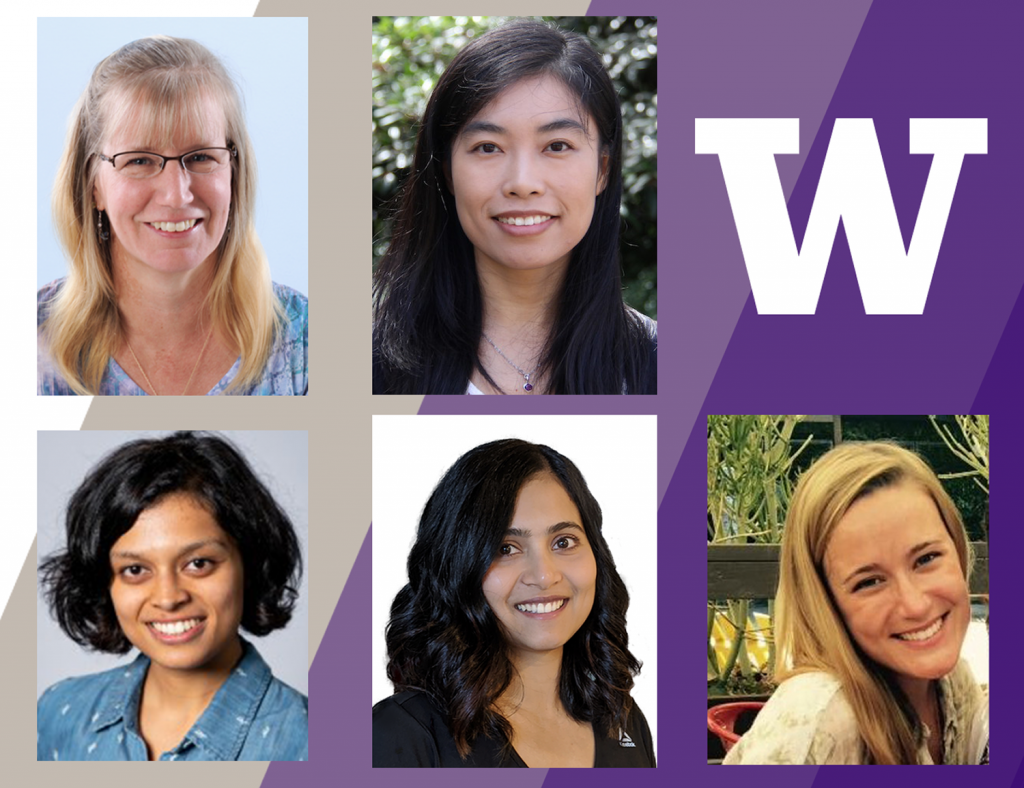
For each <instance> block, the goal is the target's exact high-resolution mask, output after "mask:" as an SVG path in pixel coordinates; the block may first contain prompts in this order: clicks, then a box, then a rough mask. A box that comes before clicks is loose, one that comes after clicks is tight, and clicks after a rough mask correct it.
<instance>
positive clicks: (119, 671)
mask: <svg viewBox="0 0 1024 788" xmlns="http://www.w3.org/2000/svg"><path fill="white" fill-rule="evenodd" d="M242 649H243V652H242V659H241V661H240V662H239V663H238V667H236V668H235V670H234V672H232V674H231V675H230V676H229V677H228V680H227V681H225V682H224V684H223V685H222V686H221V688H220V689H219V690H217V694H216V695H214V696H213V700H211V701H210V705H209V706H207V707H206V711H204V712H203V713H202V715H201V716H200V717H199V719H198V720H196V722H195V724H194V725H193V726H192V728H191V729H190V730H189V732H188V733H186V734H185V738H183V739H182V740H181V742H180V743H179V744H178V745H177V746H176V747H174V748H173V749H171V750H169V751H167V752H165V753H162V754H161V755H160V758H159V759H160V760H161V761H305V760H308V758H309V720H308V706H309V703H308V700H307V699H306V696H305V695H303V694H302V693H300V692H298V691H296V690H294V689H292V688H291V687H289V686H288V685H287V684H284V683H283V682H281V681H278V680H277V679H275V678H274V676H273V675H272V674H271V672H270V668H269V667H268V666H267V663H266V662H264V661H263V658H262V657H261V656H260V655H259V652H258V651H256V649H255V648H254V647H253V645H252V644H251V643H249V642H248V641H246V640H245V639H242ZM148 669H149V657H146V656H144V655H141V654H140V655H139V657H138V658H137V659H136V660H135V661H134V662H132V663H131V664H130V665H124V666H122V667H119V668H114V669H113V670H108V671H105V672H104V673H95V674H93V675H91V676H79V677H77V678H72V679H66V680H64V681H61V682H58V683H57V684H54V685H53V686H52V687H50V688H49V689H48V690H46V692H44V693H43V694H42V696H41V697H40V698H39V702H38V704H37V706H36V734H37V735H36V757H37V759H38V760H40V761H146V760H149V757H148V754H147V750H146V743H145V741H144V740H143V738H142V735H141V734H140V732H139V700H140V699H141V697H142V684H143V682H144V680H145V678H146V671H147V670H148Z"/></svg>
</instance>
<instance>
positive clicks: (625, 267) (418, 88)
mask: <svg viewBox="0 0 1024 788" xmlns="http://www.w3.org/2000/svg"><path fill="white" fill-rule="evenodd" d="M537 18H538V19H544V20H547V21H550V22H553V23H555V24H557V25H558V26H559V27H561V28H564V29H566V30H572V31H574V32H577V33H581V34H583V35H585V36H587V37H588V38H589V39H590V40H591V42H592V43H593V44H594V46H595V48H596V49H597V51H598V52H600V53H601V54H602V56H603V58H604V61H605V66H606V67H607V68H608V72H609V74H611V77H612V80H613V81H614V82H615V86H616V88H617V89H618V91H619V97H620V100H621V102H622V115H623V123H624V132H625V138H624V141H623V181H624V182H623V205H622V219H623V226H622V271H623V287H624V297H625V299H626V302H627V303H628V304H630V305H631V306H632V307H634V308H635V309H637V310H639V311H640V312H643V313H644V314H646V315H648V316H650V317H652V318H655V319H657V317H658V271H657V243H656V239H657V216H658V203H657V185H658V134H657V108H658V85H657V63H658V43H657V41H658V39H657V36H658V28H657V20H656V19H655V18H654V17H630V16H615V17H563V16H549V17H537ZM506 19H507V17H466V16H433V17H375V18H374V20H373V264H374V267H375V268H376V265H377V262H378V261H379V260H380V258H381V256H382V255H383V254H384V251H385V250H386V249H387V245H388V239H389V237H390V226H389V219H390V218H391V213H392V211H393V207H394V201H395V197H396V195H397V194H398V190H399V188H400V186H401V184H402V182H403V180H404V179H405V177H406V176H407V175H408V173H409V167H410V166H411V164H412V157H413V150H414V147H415V144H416V131H417V129H418V124H419V121H420V118H421V117H422V115H423V110H424V108H425V107H426V104H427V99H428V98H429V96H430V92H431V90H432V89H433V88H434V85H436V84H437V80H438V78H439V77H440V75H441V73H442V72H443V71H444V69H445V67H446V66H447V65H448V63H449V62H450V61H451V59H452V58H453V57H454V56H455V54H456V53H457V52H458V51H459V50H460V49H461V48H462V47H463V46H465V45H466V44H467V43H468V42H469V41H470V40H471V39H473V38H474V37H476V36H478V35H480V34H481V33H482V32H484V31H486V30H489V29H490V28H492V27H496V26H497V25H500V24H501V23H502V22H504V21H506Z"/></svg>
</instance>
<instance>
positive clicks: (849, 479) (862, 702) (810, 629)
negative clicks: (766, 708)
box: [775, 442, 972, 764]
mask: <svg viewBox="0 0 1024 788" xmlns="http://www.w3.org/2000/svg"><path fill="white" fill-rule="evenodd" d="M905 483H906V484H913V485H915V486H918V487H920V488H921V489H922V490H923V491H924V492H926V493H927V494H928V495H929V497H930V498H931V499H932V501H934V503H935V506H936V508H937V509H938V512H939V515H940V516H941V518H942V521H943V523H944V524H945V526H946V531H947V532H948V533H949V535H950V538H951V539H952V541H953V544H954V546H955V548H956V552H957V557H958V559H959V563H960V569H961V571H962V572H963V574H964V578H965V579H969V576H970V569H971V562H972V556H971V550H970V544H969V542H968V541H967V534H966V531H965V530H964V525H963V520H962V519H961V517H960V513H959V511H958V510H957V508H956V504H954V503H953V500H952V499H951V498H950V497H949V494H948V493H947V492H946V491H945V489H944V488H943V487H942V483H941V482H940V481H939V479H938V477H937V476H936V475H935V472H934V471H932V469H931V468H929V467H928V465H927V464H926V463H925V461H924V460H922V459H921V458H920V457H919V456H918V455H916V454H914V453H913V452H911V451H908V450H907V449H904V448H902V447H900V446H897V445H896V444H894V443H887V442H876V443H844V444H841V445H839V446H836V447H835V448H833V449H832V450H831V451H829V452H827V453H826V454H824V455H823V456H822V457H820V458H819V459H818V460H817V461H816V462H815V463H814V464H813V465H812V466H811V467H810V469H808V470H807V471H806V472H805V473H804V474H803V475H802V476H801V477H800V480H799V482H798V484H797V487H796V491H795V492H794V494H793V499H792V502H791V503H790V507H789V512H788V514H787V516H786V526H785V530H784V532H783V538H782V551H781V558H780V566H779V588H778V593H777V595H776V600H775V605H776V607H775V643H776V652H775V678H776V680H778V681H784V680H785V679H786V678H789V677H790V676H792V675H795V674H798V673H803V672H807V671H824V672H827V673H831V674H833V675H835V676H836V677H837V678H838V679H839V681H840V682H841V684H842V687H843V692H844V694H845V696H846V700H847V701H848V702H849V703H850V706H851V707H852V708H853V711H854V714H855V716H856V718H857V726H858V728H859V732H860V735H861V738H862V739H863V741H864V744H865V747H866V748H867V752H868V754H869V756H870V758H871V761H872V762H873V763H876V764H900V763H903V764H906V763H916V762H917V742H918V730H919V727H920V722H919V720H918V718H917V715H916V714H915V712H914V711H913V709H912V707H911V706H910V703H909V701H908V700H907V698H906V696H905V695H904V693H903V692H902V690H900V688H899V686H898V685H897V684H896V682H895V681H894V680H893V678H892V676H891V675H890V671H889V670H888V669H886V668H885V667H883V666H881V665H879V664H878V663H876V662H875V661H874V660H872V659H871V658H870V657H868V656H867V655H866V654H864V652H863V651H862V650H861V649H860V647H859V646H858V645H857V643H856V642H855V641H854V640H853V638H852V637H851V636H850V634H849V632H848V630H847V628H846V624H845V623H844V619H843V616H842V613H841V612H840V610H839V608H838V606H837V605H836V602H835V600H834V598H833V596H832V593H831V590H830V588H829V585H828V581H827V579H826V574H825V552H826V550H827V548H828V544H829V542H830V540H831V538H832V534H833V532H834V531H835V528H836V526H837V525H838V523H839V521H840V520H841V519H842V518H843V516H844V515H845V514H846V513H847V512H848V511H849V509H850V507H851V506H853V504H854V503H855V502H857V501H858V500H860V499H862V498H864V497H865V496H868V495H871V494H872V493H874V492H875V491H877V490H879V489H884V488H888V487H892V486H894V485H897V484H905Z"/></svg>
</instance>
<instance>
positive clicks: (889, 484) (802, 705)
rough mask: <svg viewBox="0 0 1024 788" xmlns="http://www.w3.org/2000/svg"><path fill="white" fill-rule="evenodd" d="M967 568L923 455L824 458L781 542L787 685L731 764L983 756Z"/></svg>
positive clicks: (861, 453)
mask: <svg viewBox="0 0 1024 788" xmlns="http://www.w3.org/2000/svg"><path fill="white" fill-rule="evenodd" d="M970 567H971V554H970V545H969V543H968V541H967V536H966V533H965V531H964V526H963V522H962V520H961V518H960V513H959V512H958V511H957V508H956V505H955V504H954V503H953V501H952V499H951V498H950V497H949V495H948V494H947V493H946V491H945V490H944V489H943V487H942V484H941V483H940V482H939V480H938V478H937V477H936V476H935V473H934V472H933V471H932V470H931V469H930V468H929V467H928V466H927V465H926V464H925V462H924V461H923V460H922V459H921V458H920V457H918V456H917V455H916V454H914V453H912V452H910V451H907V450H906V449H903V448H900V447H899V446H896V445H895V444H890V443H846V444H842V445H841V446H838V447H836V448H834V449H832V450H831V451H830V452H828V453H827V454H825V455H824V456H823V457H821V458H820V459H819V460H818V461H817V462H816V463H815V464H814V465H813V466H812V467H811V468H810V469H809V470H808V471H807V472H806V473H805V474H804V475H803V476H802V477H801V479H800V481H799V483H798V485H797V488H796V492H795V493H794V495H793V500H792V503H791V505H790V509H789V513H788V516H787V518H786V527H785V531H784V535H783V540H782V557H781V565H780V576H779V589H778V595H777V596H776V624H775V641H776V663H775V664H776V667H775V677H776V679H777V680H778V681H779V682H781V683H780V684H779V687H778V689H776V691H775V692H774V694H773V695H772V697H771V699H770V700H769V701H768V703H767V705H766V706H765V707H764V708H763V709H762V710H761V712H760V713H759V714H758V717H757V719H756V720H755V722H754V726H753V727H752V728H751V729H750V731H748V732H747V733H746V734H744V735H743V737H742V738H741V739H740V741H739V743H738V744H737V745H736V746H735V747H733V749H732V750H731V751H730V752H729V754H728V755H727V756H726V758H725V761H724V762H725V763H726V764H764V763H768V764H802V763H811V764H969V763H980V762H987V741H988V737H987V735H986V736H984V738H983V739H982V737H979V736H978V735H976V733H977V731H979V730H984V731H986V732H987V726H988V702H987V698H986V697H985V696H984V694H983V693H982V691H981V689H980V687H979V686H978V684H977V683H976V682H975V680H974V676H973V675H972V673H971V670H970V668H969V667H968V666H967V663H966V662H964V661H963V660H962V659H961V657H960V650H961V647H962V646H963V642H964V637H965V635H966V632H967V625H968V624H969V623H970V619H971V608H970V600H969V597H968V578H969V576H970Z"/></svg>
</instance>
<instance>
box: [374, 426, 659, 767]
mask: <svg viewBox="0 0 1024 788" xmlns="http://www.w3.org/2000/svg"><path fill="white" fill-rule="evenodd" d="M546 474H550V475H551V476H552V477H553V478H554V479H556V480H557V481H558V482H559V484H561V485H562V487H563V488H564V489H565V491H566V493H567V494H568V495H569V497H570V499H572V502H573V504H575V506H576V508H577V509H578V510H579V513H580V517H581V520H582V523H581V525H582V526H583V529H584V531H585V532H586V536H587V540H588V542H589V543H590V546H591V549H592V550H593V552H594V558H595V560H596V563H597V582H596V587H595V596H594V605H593V608H592V610H591V613H590V615H589V616H588V617H587V620H586V621H585V622H584V624H583V625H582V626H581V627H580V629H579V630H578V631H577V632H576V633H575V634H574V635H573V636H572V638H570V640H569V642H568V643H566V644H565V646H564V648H563V652H562V670H561V677H560V682H559V694H560V697H561V700H562V704H563V705H564V707H565V709H566V711H568V713H569V714H570V715H572V717H573V718H574V719H576V720H579V721H581V722H589V723H591V724H592V725H593V726H594V730H595V731H597V732H598V735H609V736H610V735H613V734H614V733H616V732H617V731H618V729H619V728H620V727H621V728H625V722H626V717H627V716H628V714H629V710H630V708H631V703H632V701H631V699H630V696H629V691H630V689H632V687H633V677H634V676H635V675H636V674H637V673H638V672H639V671H640V662H639V661H638V660H637V659H636V657H634V656H633V654H632V653H630V651H629V648H628V636H627V634H626V610H627V608H628V606H629V594H628V592H627V590H626V586H625V583H623V581H622V578H621V577H620V576H619V573H618V571H617V570H616V569H615V561H614V559H613V558H612V556H611V552H610V551H609V549H608V544H607V542H605V540H604V536H603V535H602V534H601V524H602V521H601V507H600V506H599V505H598V503H597V501H596V500H595V498H594V496H593V495H592V494H591V493H590V490H589V489H588V487H587V484H586V481H585V480H584V478H583V476H582V474H581V473H580V472H579V470H578V469H577V468H576V466H575V465H574V464H573V463H572V462H571V461H570V460H569V459H568V458H566V457H564V456H562V455H561V454H559V453H558V452H557V451H555V450H554V449H551V448H550V447H548V446H544V445H541V444H534V443H528V442H527V441H523V440H518V439H506V440H498V441H493V442H491V443H485V444H483V445H481V446H477V447H476V448H474V449H471V450H470V451H468V452H466V453H465V454H463V455H462V456H461V457H460V458H459V459H458V460H456V462H455V464H454V465H452V466H451V468H449V469H448V471H447V472H446V473H445V475H444V476H443V477H442V479H441V481H440V482H438V485H437V487H436V488H435V489H434V491H433V493H431V495H430V498H429V499H428V501H427V504H426V506H425V507H424V509H423V514H422V516H421V518H420V523H419V528H418V530H417V534H416V542H415V544H414V545H413V548H412V550H411V551H410V553H409V561H408V570H409V583H408V584H407V585H406V586H405V587H404V588H402V590H401V591H399V592H398V595H397V596H396V597H395V600H394V602H393V603H392V605H391V617H390V620H389V621H388V625H387V630H386V634H385V638H386V641H387V651H388V667H387V672H388V678H389V679H390V680H391V682H392V683H393V684H394V687H395V692H402V691H403V690H406V689H418V690H422V691H424V692H426V693H428V694H429V695H430V696H432V697H433V698H434V700H435V702H436V703H437V704H438V705H439V706H440V708H441V709H442V710H444V711H445V712H446V714H447V717H448V722H449V726H450V728H451V732H452V736H453V737H454V739H455V744H456V747H457V749H458V751H459V754H460V755H461V756H462V757H463V758H466V757H468V755H469V753H470V751H471V749H472V747H473V742H474V741H475V740H476V739H477V738H478V737H480V736H484V737H488V738H491V739H492V740H494V741H498V742H501V741H504V742H506V743H507V742H510V741H511V737H512V728H511V725H510V724H509V722H508V720H507V719H506V718H505V717H504V716H502V715H501V714H500V713H499V712H498V711H497V710H496V706H495V703H496V701H497V700H498V699H499V698H500V697H501V695H502V693H504V692H505V690H507V689H508V688H509V686H510V685H511V683H512V681H513V678H514V676H515V668H514V665H513V662H512V659H511V653H510V647H509V644H508V642H507V640H506V636H505V633H504V631H503V629H502V627H501V624H500V623H499V621H498V618H497V616H496V615H495V614H494V611H493V610H492V609H491V608H490V605H488V603H487V600H486V598H485V596H484V592H483V580H484V575H486V573H487V570H488V569H489V568H490V566H491V563H492V562H493V561H494V558H495V556H496V555H497V554H498V549H499V548H500V546H501V544H502V542H503V541H504V539H505V534H506V531H507V529H508V527H509V525H510V524H511V522H512V517H513V515H514V514H515V506H516V501H517V499H518V496H519V492H520V490H522V488H523V486H524V485H525V484H526V483H527V482H529V481H530V480H532V479H535V478H537V477H538V476H542V475H546Z"/></svg>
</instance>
